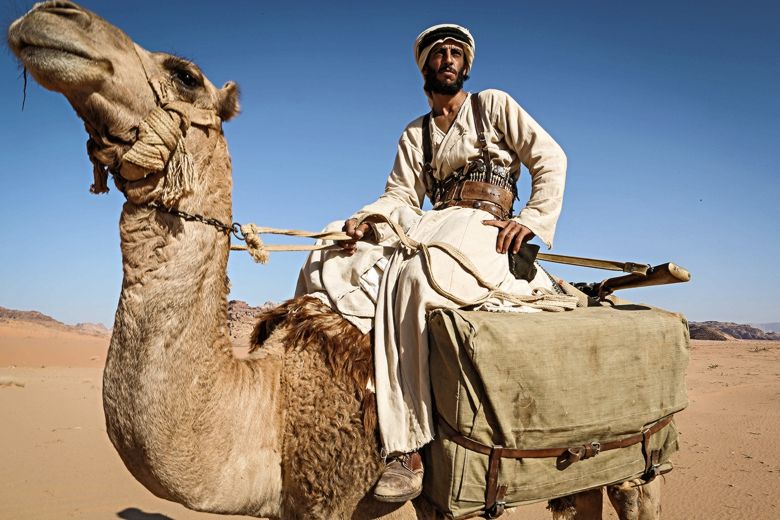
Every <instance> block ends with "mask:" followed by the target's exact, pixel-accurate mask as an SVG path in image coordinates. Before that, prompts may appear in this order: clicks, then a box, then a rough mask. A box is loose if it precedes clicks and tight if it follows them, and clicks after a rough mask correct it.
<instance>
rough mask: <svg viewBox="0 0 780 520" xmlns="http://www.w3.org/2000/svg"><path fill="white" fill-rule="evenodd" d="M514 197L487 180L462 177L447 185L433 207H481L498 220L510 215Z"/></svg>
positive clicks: (507, 217)
mask: <svg viewBox="0 0 780 520" xmlns="http://www.w3.org/2000/svg"><path fill="white" fill-rule="evenodd" d="M514 198H515V196H514V193H513V192H512V191H511V190H508V189H506V188H502V187H500V186H496V185H495V184H491V183H489V182H483V181H473V180H468V179H463V180H460V181H459V182H454V183H452V184H451V185H450V186H447V188H446V189H445V190H444V192H443V194H442V196H441V199H440V200H438V201H437V202H436V204H435V205H434V206H433V209H435V210H439V209H444V208H451V207H453V206H460V207H462V208H474V209H481V210H484V211H487V212H488V213H490V214H491V215H493V216H494V217H496V218H497V219H499V220H507V219H509V218H511V216H512V203H513V202H514Z"/></svg>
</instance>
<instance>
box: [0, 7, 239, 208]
mask: <svg viewBox="0 0 780 520" xmlns="http://www.w3.org/2000/svg"><path fill="white" fill-rule="evenodd" d="M8 43H9V46H10V48H11V50H12V52H13V53H14V54H15V55H16V56H17V57H18V58H19V60H20V61H21V63H22V65H23V66H24V67H25V69H26V70H27V71H29V73H30V74H31V75H32V77H33V78H35V80H36V81H37V82H38V83H40V84H41V85H42V86H43V87H44V88H47V89H49V90H53V91H55V92H59V93H61V94H63V95H64V96H65V97H66V98H67V99H68V101H69V102H70V103H71V105H72V106H73V108H74V109H75V110H76V113H77V114H78V115H79V117H80V118H81V119H82V120H83V121H84V125H85V127H86V129H87V132H88V133H89V135H90V139H89V141H88V142H87V149H88V152H89V155H90V159H91V160H92V163H93V165H94V174H95V184H94V185H93V187H92V191H93V192H96V193H100V192H104V191H107V186H106V184H105V183H106V177H107V175H108V173H111V174H113V176H114V181H115V183H116V184H117V186H118V187H119V188H120V189H121V190H122V191H124V192H125V194H126V196H127V197H128V200H130V201H131V202H135V203H147V202H153V201H154V202H163V203H164V204H169V205H175V204H178V203H179V202H180V201H181V200H182V199H183V198H185V197H188V196H196V197H197V196H198V195H199V194H198V192H201V193H200V197H198V198H202V197H203V196H206V195H204V193H205V192H207V191H209V190H210V189H211V190H212V191H213V187H209V186H207V185H206V184H207V183H205V182H202V179H198V176H197V171H198V163H199V161H202V160H204V159H206V157H205V155H206V152H205V151H204V148H206V149H207V150H208V152H210V153H212V154H213V153H214V152H215V151H217V152H219V150H220V149H219V148H218V143H213V144H211V143H210V142H209V141H212V140H214V139H215V138H217V139H218V140H220V141H222V142H223V144H224V139H223V138H222V132H221V122H222V121H226V120H228V119H230V118H232V117H233V116H234V115H235V114H236V113H237V112H238V87H237V86H236V84H235V83H232V82H228V83H226V84H225V85H224V86H223V87H222V88H221V89H218V88H216V87H215V86H214V85H213V84H212V83H211V82H210V81H209V80H208V79H207V78H206V77H205V76H204V75H203V73H202V72H201V71H200V69H199V68H198V67H197V66H196V65H194V64H193V63H191V62H189V61H188V60H185V59H183V58H179V57H177V56H173V55H170V54H165V53H159V52H149V51H146V50H145V49H143V48H142V47H140V46H139V45H137V44H136V43H134V42H133V40H131V39H130V37H128V36H127V35H126V34H125V33H124V32H122V31H121V30H120V29H118V28H117V27H114V26H113V25H111V24H110V23H108V22H107V21H105V20H103V19H102V18H100V17H99V16H97V15H96V14H95V13H92V12H90V11H88V10H86V9H84V8H82V7H80V6H78V5H76V4H75V3H73V2H69V1H64V0H55V1H48V2H41V3H38V4H35V6H33V8H32V9H31V10H30V11H29V12H28V13H27V14H26V15H24V16H23V17H21V18H19V19H18V20H16V21H15V22H14V23H13V24H12V25H11V27H10V28H9V30H8ZM188 150H191V152H190V151H188ZM222 155H224V159H225V162H226V165H227V170H228V171H227V175H228V179H227V185H228V189H229V185H230V181H229V175H230V172H229V169H230V168H229V158H228V156H227V150H226V148H225V149H224V153H223V154H222ZM222 180H224V179H222ZM199 181H200V182H199ZM223 184H225V183H224V182H223Z"/></svg>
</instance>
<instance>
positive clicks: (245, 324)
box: [228, 300, 276, 347]
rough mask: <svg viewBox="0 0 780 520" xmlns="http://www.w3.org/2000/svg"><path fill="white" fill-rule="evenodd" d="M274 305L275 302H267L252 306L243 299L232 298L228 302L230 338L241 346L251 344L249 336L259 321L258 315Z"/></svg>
mask: <svg viewBox="0 0 780 520" xmlns="http://www.w3.org/2000/svg"><path fill="white" fill-rule="evenodd" d="M274 307H276V303H274V302H265V303H264V304H263V305H260V306H259V307H252V306H251V305H249V304H248V303H246V302H243V301H241V300H230V301H229V302H228V327H229V329H230V340H231V341H232V342H233V344H234V345H236V346H240V347H246V346H249V337H250V336H251V335H252V329H254V326H255V323H256V322H257V316H258V315H259V314H260V313H261V312H263V311H265V310H268V309H272V308H274Z"/></svg>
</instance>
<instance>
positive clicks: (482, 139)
mask: <svg viewBox="0 0 780 520" xmlns="http://www.w3.org/2000/svg"><path fill="white" fill-rule="evenodd" d="M471 113H472V115H473V116H474V126H475V127H476V128H477V142H478V143H479V148H480V150H482V160H483V161H484V162H485V174H486V175H487V179H488V182H491V179H492V177H493V165H492V164H491V162H490V152H488V149H487V137H486V136H485V127H484V126H483V124H482V108H481V107H480V105H479V92H475V93H473V94H472V95H471Z"/></svg>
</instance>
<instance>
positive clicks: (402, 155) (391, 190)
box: [352, 122, 425, 242]
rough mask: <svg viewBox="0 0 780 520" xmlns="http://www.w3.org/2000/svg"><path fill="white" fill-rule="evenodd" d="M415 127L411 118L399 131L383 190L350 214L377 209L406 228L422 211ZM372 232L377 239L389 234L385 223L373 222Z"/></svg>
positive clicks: (363, 213)
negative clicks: (377, 196)
mask: <svg viewBox="0 0 780 520" xmlns="http://www.w3.org/2000/svg"><path fill="white" fill-rule="evenodd" d="M418 126H419V125H418ZM414 127H415V122H412V123H411V124H410V125H409V127H407V129H406V130H405V131H404V133H403V135H401V139H400V140H399V142H398V153H397V154H396V157H395V162H394V163H393V169H392V170H391V172H390V175H389V176H388V178H387V184H386V185H385V191H384V193H383V194H382V195H381V196H380V197H379V198H378V199H377V200H376V201H374V202H372V203H370V204H368V205H366V206H363V207H362V208H361V209H360V210H358V211H357V213H355V214H354V215H353V216H352V218H357V219H360V218H362V217H365V216H366V215H369V214H372V213H379V214H381V215H385V216H386V217H388V218H389V219H390V220H391V221H393V222H396V223H398V224H400V225H401V227H403V228H404V229H409V227H410V225H411V224H412V223H413V222H416V220H417V219H418V218H419V216H420V215H422V209H421V207H422V203H423V198H424V197H425V184H424V182H423V179H422V173H421V172H422V160H423V159H422V151H421V148H420V146H419V145H418V146H415V144H414V143H413V140H414V138H413V136H412V135H411V134H412V130H413V129H414ZM374 232H375V233H376V234H377V240H378V241H379V242H383V241H385V240H387V239H388V238H390V236H388V229H386V226H381V225H378V226H374Z"/></svg>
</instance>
